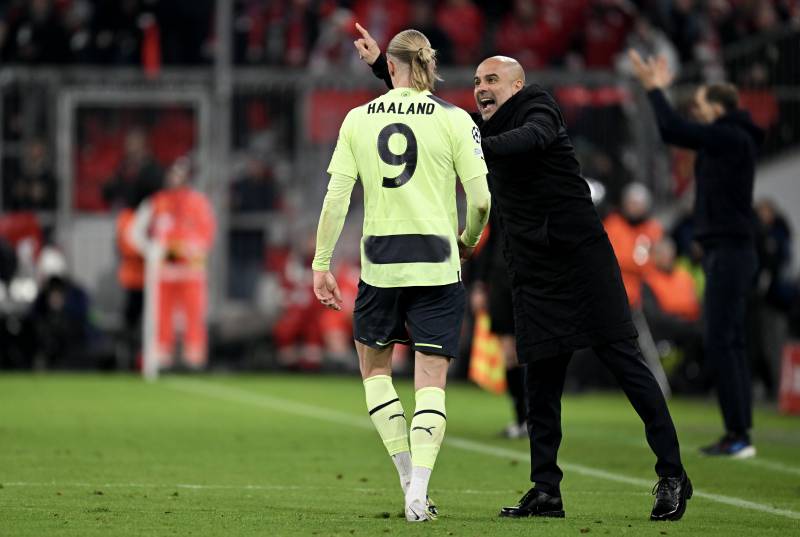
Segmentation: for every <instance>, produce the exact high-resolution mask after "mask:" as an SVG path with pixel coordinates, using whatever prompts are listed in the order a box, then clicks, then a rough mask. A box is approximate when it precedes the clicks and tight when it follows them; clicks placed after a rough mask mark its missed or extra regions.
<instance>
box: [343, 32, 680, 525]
mask: <svg viewBox="0 0 800 537" xmlns="http://www.w3.org/2000/svg"><path fill="white" fill-rule="evenodd" d="M357 29H358V30H359V31H360V32H361V35H362V37H361V39H358V40H357V41H355V43H354V44H355V46H356V49H357V50H358V53H359V56H360V57H361V58H362V59H363V60H364V61H366V62H367V63H368V64H370V65H371V66H372V70H373V72H374V73H375V75H376V76H378V77H379V78H381V79H383V80H384V81H386V82H387V85H388V84H391V79H390V78H389V77H388V70H387V68H386V57H385V56H384V55H382V54H381V53H380V50H379V48H378V45H377V43H376V42H375V40H374V39H372V38H371V37H370V35H369V33H368V32H367V31H366V30H365V29H364V28H362V27H361V26H358V25H357ZM474 95H475V101H476V104H477V107H478V111H479V115H478V116H475V117H474V119H475V122H476V124H477V125H478V126H479V127H480V132H481V134H482V146H483V152H484V155H485V158H486V163H487V166H488V169H489V176H488V178H489V188H490V191H491V196H492V204H493V207H494V208H495V210H496V211H497V213H498V216H499V218H500V220H501V224H502V228H503V230H504V232H503V252H504V255H505V260H506V264H507V266H508V271H509V276H510V279H511V290H512V297H513V306H514V325H515V329H516V339H517V354H518V358H519V361H520V363H524V364H527V376H526V386H527V397H528V409H529V415H528V427H529V436H530V450H531V473H530V480H531V482H532V483H533V488H531V489H530V490H529V491H528V492H527V493H526V494H525V495H524V496H523V497H522V499H521V500H520V501H519V503H518V504H517V505H515V506H513V507H503V508H502V509H501V510H500V516H503V517H530V516H549V517H563V516H564V513H565V512H564V507H563V503H562V498H561V490H560V483H561V479H562V476H563V473H562V471H561V469H560V468H559V467H558V464H557V455H558V448H559V445H560V444H561V394H562V392H563V389H564V381H565V377H566V371H567V365H568V363H569V361H570V358H571V357H572V354H573V353H574V352H575V351H576V350H578V349H582V348H587V347H591V348H592V349H594V351H595V353H596V354H597V356H598V357H599V358H600V360H602V361H603V363H605V365H606V366H607V367H608V368H609V369H610V370H611V372H612V373H613V375H614V376H615V378H616V379H617V381H618V382H619V384H620V386H621V387H622V389H623V390H624V392H625V395H627V397H628V399H629V400H630V402H631V404H632V405H633V407H634V409H635V410H636V412H637V414H638V415H639V417H640V418H641V419H642V421H643V422H644V425H645V434H646V437H647V442H648V444H649V445H650V448H651V449H652V450H653V452H654V453H655V455H656V458H657V462H656V465H655V470H656V474H657V475H658V477H659V480H658V483H657V485H656V487H655V488H654V493H655V495H656V499H655V503H654V505H653V508H652V511H651V514H650V518H651V519H652V520H677V519H679V518H681V516H683V513H684V511H685V509H686V501H687V500H688V499H689V498H691V495H692V485H691V482H690V481H689V478H688V477H687V475H686V472H685V471H684V469H683V465H682V463H681V457H680V449H679V446H678V437H677V434H676V432H675V427H674V425H673V423H672V418H671V416H670V413H669V409H668V408H667V403H666V401H665V399H664V396H663V395H662V393H661V390H660V389H659V387H658V384H657V382H656V380H655V378H654V377H653V374H652V373H651V371H650V369H649V368H648V367H647V365H646V363H645V360H644V357H643V356H642V353H641V351H640V350H639V346H638V344H637V342H636V336H637V333H636V329H635V328H634V325H633V323H632V321H631V313H630V309H629V306H628V300H627V296H626V294H625V288H624V287H623V284H622V277H621V274H620V270H619V265H618V263H617V260H616V258H615V257H614V252H613V250H612V248H611V244H610V242H609V240H608V237H607V236H606V233H605V231H604V229H603V226H602V224H601V222H600V218H599V217H598V215H597V212H596V210H595V208H594V205H593V204H592V201H591V198H590V195H589V188H588V185H587V183H586V181H585V180H584V179H583V177H582V176H581V172H580V166H579V164H578V160H577V158H576V157H575V150H574V148H573V145H572V142H571V141H570V139H569V136H568V135H567V130H566V126H565V123H564V118H563V116H562V114H561V111H560V109H559V107H558V105H557V104H556V102H555V100H554V99H553V98H552V96H551V95H550V94H549V93H547V92H546V91H545V90H544V89H543V88H541V87H540V86H538V85H535V84H530V85H526V84H525V72H524V70H523V69H522V67H521V66H520V64H519V62H517V61H516V60H514V59H512V58H508V57H503V56H495V57H492V58H488V59H486V60H484V61H483V62H482V63H481V64H480V65H479V66H478V68H477V69H476V71H475V77H474Z"/></svg>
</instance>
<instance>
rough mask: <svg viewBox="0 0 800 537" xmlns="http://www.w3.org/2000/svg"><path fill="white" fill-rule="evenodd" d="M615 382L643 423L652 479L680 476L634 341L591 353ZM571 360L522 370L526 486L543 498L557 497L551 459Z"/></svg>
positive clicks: (662, 409)
mask: <svg viewBox="0 0 800 537" xmlns="http://www.w3.org/2000/svg"><path fill="white" fill-rule="evenodd" d="M593 349H594V351H595V353H596V354H597V356H598V357H599V358H600V360H601V361H602V362H603V363H604V364H605V365H606V367H608V369H609V370H610V371H611V373H612V374H613V375H614V377H615V378H616V379H617V382H619V385H620V386H621V387H622V390H623V391H624V392H625V395H626V396H627V397H628V400H629V401H630V402H631V404H632V405H633V408H634V409H635V410H636V413H637V414H639V417H640V418H641V419H642V421H643V422H644V427H645V435H646V437H647V443H648V444H649V445H650V449H652V450H653V452H654V453H655V454H656V458H657V461H656V467H655V468H656V474H658V476H659V477H677V476H680V475H682V473H683V465H682V464H681V456H680V448H679V446H678V435H677V433H676V432H675V426H674V425H673V423H672V417H671V416H670V414H669V409H668V408H667V402H666V401H665V400H664V396H663V395H662V393H661V389H660V388H659V387H658V383H657V382H656V379H655V377H653V374H652V373H651V372H650V369H649V368H648V367H647V364H646V363H645V360H644V356H642V352H641V351H640V350H639V345H638V344H637V343H636V340H635V339H629V340H623V341H618V342H615V343H610V344H607V345H601V346H598V347H594V348H593ZM571 357H572V355H571V354H568V355H563V356H556V357H553V358H549V359H545V360H539V361H536V362H532V363H529V364H528V365H527V387H528V431H529V433H530V442H531V481H532V482H533V483H535V484H536V488H540V489H542V490H544V491H545V492H547V493H548V494H556V495H559V494H560V490H559V484H560V483H561V478H562V477H563V472H562V471H561V469H560V468H559V467H558V464H557V462H556V459H557V457H558V448H559V446H560V445H561V394H562V392H563V391H564V380H565V378H566V374H567V365H568V364H569V360H570V358H571Z"/></svg>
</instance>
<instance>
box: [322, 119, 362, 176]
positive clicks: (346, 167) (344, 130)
mask: <svg viewBox="0 0 800 537" xmlns="http://www.w3.org/2000/svg"><path fill="white" fill-rule="evenodd" d="M354 120H355V118H354V116H353V111H352V110H351V111H350V112H349V113H348V114H347V117H345V118H344V122H342V126H341V128H340V129H339V139H338V140H337V141H336V149H334V150H333V156H332V157H331V163H330V164H329V165H328V173H329V174H331V175H343V176H345V177H350V178H353V179H355V178H356V177H358V167H357V166H356V159H355V156H354V155H353V145H352V143H351V136H352V133H353V122H354Z"/></svg>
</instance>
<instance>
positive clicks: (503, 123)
mask: <svg viewBox="0 0 800 537" xmlns="http://www.w3.org/2000/svg"><path fill="white" fill-rule="evenodd" d="M542 93H544V90H543V89H542V88H541V87H540V86H537V85H535V84H532V85H529V86H525V87H524V88H522V89H521V90H519V91H518V92H517V93H515V94H514V95H512V96H511V97H510V98H509V99H508V100H507V101H506V102H504V103H503V104H502V105H501V106H500V108H498V109H497V112H495V113H494V115H493V116H492V117H490V118H489V119H488V120H487V121H484V122H483V123H482V124H481V132H482V134H483V135H484V136H492V135H494V134H500V133H501V132H503V131H505V130H508V127H509V124H510V123H511V122H512V121H513V119H514V116H515V115H516V114H517V113H518V112H520V111H524V110H527V108H528V105H529V104H530V103H532V102H533V101H534V100H535V99H537V98H538V97H539V96H541V95H542Z"/></svg>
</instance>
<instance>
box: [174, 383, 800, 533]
mask: <svg viewBox="0 0 800 537" xmlns="http://www.w3.org/2000/svg"><path fill="white" fill-rule="evenodd" d="M165 385H166V386H168V387H170V388H172V389H175V390H178V391H182V392H185V393H191V394H195V395H201V396H205V397H213V398H217V399H221V400H225V401H229V402H238V403H245V404H251V405H254V406H258V407H262V408H269V409H271V410H278V411H280V412H284V413H287V414H295V415H300V416H305V417H309V418H314V419H318V420H322V421H328V422H332V423H339V424H343V425H350V426H352V427H358V428H361V429H372V428H373V425H372V423H371V422H370V421H369V420H368V419H367V418H358V417H356V416H354V415H352V414H347V413H344V412H338V411H336V410H330V409H326V408H322V407H317V406H314V405H309V404H306V403H299V402H296V401H293V400H291V399H282V398H278V397H273V396H268V395H260V394H255V393H252V392H248V391H246V390H240V389H238V388H232V387H230V386H220V385H218V384H213V383H211V382H203V381H176V380H172V381H169V382H165ZM446 443H447V444H448V445H452V446H454V447H457V448H459V449H462V450H464V451H471V452H473V453H483V454H485V455H492V456H495V457H500V458H504V459H511V460H516V461H527V460H528V457H529V456H530V455H529V454H528V453H523V452H520V451H515V450H512V449H507V448H501V447H497V446H493V445H491V444H484V443H482V442H476V441H474V440H469V439H466V438H460V437H457V436H452V435H448V436H447V437H446ZM559 465H560V466H561V467H562V468H564V469H565V470H567V471H569V472H574V473H576V474H581V475H585V476H588V477H594V478H598V479H605V480H608V481H615V482H617V483H625V484H628V485H633V486H637V487H645V488H649V487H651V486H652V482H650V481H646V480H644V479H640V478H636V477H630V476H626V475H624V474H618V473H616V472H609V471H606V470H601V469H598V468H591V467H589V466H584V465H582V464H574V463H570V462H560V463H559ZM694 495H695V496H696V497H699V498H703V499H706V500H710V501H712V502H717V503H721V504H725V505H730V506H733V507H739V508H742V509H749V510H751V511H758V512H761V513H767V514H770V515H776V516H781V517H786V518H791V519H794V520H800V512H797V511H792V510H790V509H780V508H777V507H772V506H771V505H765V504H762V503H756V502H751V501H749V500H745V499H742V498H737V497H735V496H725V495H722V494H713V493H709V492H704V491H701V490H698V489H694Z"/></svg>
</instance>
